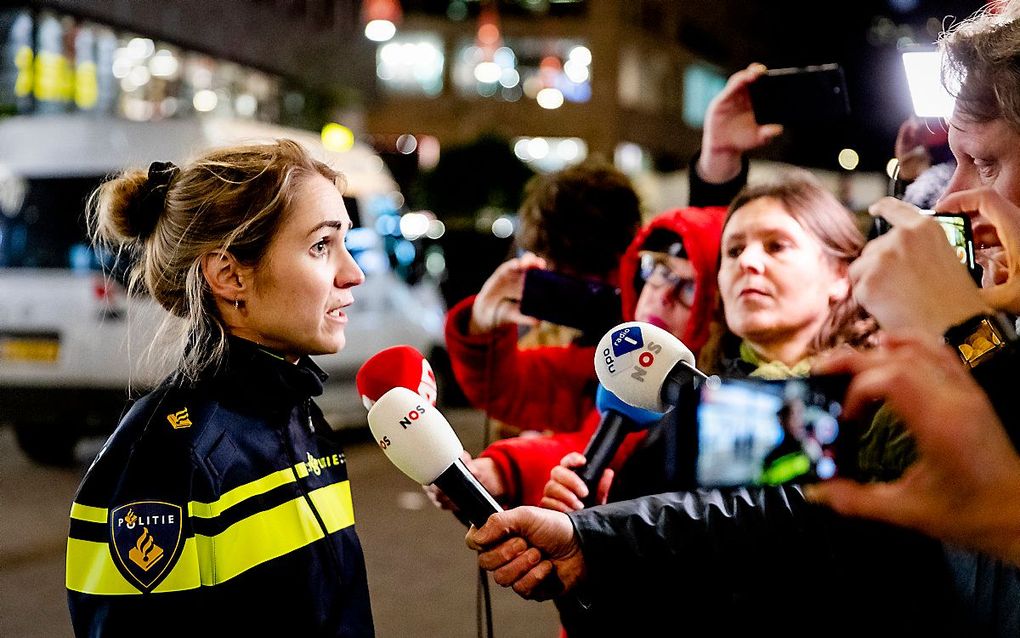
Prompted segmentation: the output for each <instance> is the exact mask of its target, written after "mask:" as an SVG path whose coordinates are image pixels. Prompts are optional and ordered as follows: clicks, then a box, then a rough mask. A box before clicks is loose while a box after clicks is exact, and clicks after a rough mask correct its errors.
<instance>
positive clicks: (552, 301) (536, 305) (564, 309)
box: [521, 268, 623, 338]
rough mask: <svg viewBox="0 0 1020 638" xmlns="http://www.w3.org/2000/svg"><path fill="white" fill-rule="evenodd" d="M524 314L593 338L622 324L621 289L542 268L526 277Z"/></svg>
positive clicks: (523, 302)
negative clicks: (575, 330) (575, 329)
mask: <svg viewBox="0 0 1020 638" xmlns="http://www.w3.org/2000/svg"><path fill="white" fill-rule="evenodd" d="M521 313H523V314H526V315H528V316H531V317H535V318H537V319H544V320H545V321H550V322H552V323H555V324H559V325H561V326H570V327H572V328H577V329H578V330H580V331H581V332H583V333H585V335H587V336H591V337H594V338H601V337H602V335H603V334H605V333H606V331H607V330H609V329H610V328H612V327H613V326H615V325H618V324H619V323H621V322H622V321H623V310H622V307H621V303H620V289H619V288H616V287H615V286H610V285H608V284H604V283H601V282H598V281H594V280H590V279H580V278H577V277H571V276H568V275H564V274H561V273H558V272H554V271H551V270H542V269H540V268H532V269H530V270H528V271H527V272H526V273H524V293H523V294H522V295H521Z"/></svg>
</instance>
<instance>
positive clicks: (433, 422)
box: [368, 387, 503, 527]
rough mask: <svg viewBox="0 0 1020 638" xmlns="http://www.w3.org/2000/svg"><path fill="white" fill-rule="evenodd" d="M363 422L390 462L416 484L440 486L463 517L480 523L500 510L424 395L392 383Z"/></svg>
mask: <svg viewBox="0 0 1020 638" xmlns="http://www.w3.org/2000/svg"><path fill="white" fill-rule="evenodd" d="M368 427H369V429H370V430H371V431H372V435H373V436H374V437H375V440H376V443H378V445H379V447H380V448H382V451H383V452H385V453H386V456H387V457H389V459H390V461H391V462H392V463H393V464H394V465H396V466H397V469H399V470H400V471H401V472H403V473H404V474H406V475H408V476H409V477H411V479H413V480H414V481H415V482H416V483H419V484H421V485H432V484H434V485H435V486H436V487H438V488H439V489H441V490H443V493H444V494H446V496H448V497H449V498H450V500H451V501H453V504H454V505H456V506H457V508H458V509H459V510H460V512H461V513H462V514H463V516H464V518H466V519H467V521H468V522H470V523H471V524H473V525H474V526H475V527H481V526H482V525H484V524H485V521H486V520H488V518H489V516H490V515H492V514H495V513H496V512H499V511H502V509H503V508H502V507H500V506H499V504H498V503H497V502H496V500H495V499H494V498H492V495H491V494H489V492H488V491H487V490H486V489H485V488H484V487H482V484H481V483H479V482H478V479H476V478H475V477H474V475H473V474H472V473H471V470H469V469H468V468H467V466H466V465H464V462H463V461H462V460H461V458H460V455H461V453H462V452H463V451H464V446H463V445H461V442H460V439H458V438H457V434H456V433H455V432H454V431H453V428H452V427H450V423H449V422H448V421H447V420H446V418H445V417H443V415H442V414H440V413H439V410H437V409H436V408H435V407H434V406H433V405H432V404H430V403H429V402H428V400H426V399H424V398H422V396H421V395H419V394H418V393H416V392H414V391H412V390H409V389H408V388H401V387H397V388H393V389H392V390H389V391H387V392H386V393H385V394H383V395H382V396H381V397H379V400H378V401H376V402H375V404H374V405H373V406H372V409H370V410H369V411H368Z"/></svg>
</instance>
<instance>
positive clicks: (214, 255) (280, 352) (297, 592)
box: [66, 140, 374, 636]
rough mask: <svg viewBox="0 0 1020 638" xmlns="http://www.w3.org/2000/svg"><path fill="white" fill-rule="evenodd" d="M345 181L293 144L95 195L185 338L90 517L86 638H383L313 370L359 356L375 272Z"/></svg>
mask: <svg viewBox="0 0 1020 638" xmlns="http://www.w3.org/2000/svg"><path fill="white" fill-rule="evenodd" d="M342 186H343V179H342V176H340V175H339V174H338V173H336V172H335V171H333V170H332V169H330V168H329V167H328V166H326V165H325V164H322V163H321V162H318V161H316V160H314V159H312V157H311V156H310V155H309V154H308V153H307V151H305V150H304V149H303V148H301V147H300V146H299V145H297V144H296V143H294V142H291V141H288V140H279V141H277V142H276V143H273V144H262V145H251V146H240V147H235V148H227V149H223V150H216V151H212V152H209V153H208V154H206V155H205V156H203V157H200V158H199V159H197V160H195V161H194V162H192V163H190V164H189V165H187V166H185V167H183V168H178V167H176V166H174V165H173V164H169V163H159V162H157V163H153V164H152V165H151V166H150V167H149V170H148V172H145V171H140V170H134V171H128V172H126V173H124V174H122V175H121V176H119V177H117V178H115V179H113V180H111V181H109V182H107V183H105V184H104V185H103V186H102V187H101V188H100V189H99V191H98V192H97V193H96V195H95V196H94V197H93V202H92V204H93V205H92V208H91V217H90V228H91V230H92V234H93V238H94V241H95V242H96V243H97V244H100V245H102V246H103V247H105V248H106V249H108V250H111V251H114V252H115V253H119V254H121V255H127V256H129V257H131V258H132V259H133V260H134V267H133V270H132V274H131V281H132V286H133V288H135V289H139V288H140V289H143V290H144V291H146V292H147V293H148V294H150V295H151V296H152V297H153V298H154V299H155V300H156V301H157V302H158V303H159V304H160V305H161V306H162V307H163V308H164V309H166V310H167V311H168V312H169V313H170V315H171V317H170V318H169V319H168V321H169V322H171V323H175V324H177V326H178V328H179V329H180V332H179V334H180V336H181V340H180V344H179V348H178V349H177V350H175V351H173V352H169V353H167V356H168V357H171V358H172V359H173V360H175V361H177V366H176V369H175V370H174V372H173V373H172V374H171V375H170V376H169V377H168V378H167V379H166V380H165V381H164V382H163V383H162V384H161V385H160V386H159V387H158V388H156V389H155V390H154V391H152V392H151V393H149V394H147V395H145V396H144V397H142V398H141V399H139V400H138V401H137V402H136V403H135V404H134V406H133V407H132V408H131V409H130V411H129V412H128V413H127V414H126V415H125V416H124V418H123V420H122V421H121V423H120V425H119V426H118V428H117V430H116V432H114V434H113V435H112V436H111V437H110V439H109V441H107V443H106V445H105V446H104V447H103V450H102V451H101V452H100V454H99V456H98V457H97V458H96V460H95V461H94V462H93V464H92V467H91V468H90V469H89V471H88V473H87V474H86V476H85V478H84V480H83V481H82V484H81V487H80V488H79V491H78V494H77V495H76V496H75V500H74V503H73V505H72V507H71V524H70V531H69V537H68V546H67V580H66V583H67V590H68V600H69V605H70V611H71V618H72V623H73V626H74V630H75V633H76V634H77V635H82V636H85V635H89V636H91V635H107V634H109V635H123V634H127V633H135V632H137V631H138V630H139V629H140V628H141V629H143V630H144V631H150V630H151V628H152V627H153V625H154V624H155V626H156V628H157V629H158V631H157V633H159V634H160V635H164V634H167V635H169V634H173V635H214V634H215V635H227V634H229V635H237V634H242V633H245V634H252V635H268V634H271V633H281V634H282V633H287V634H303V635H316V636H325V635H330V636H341V635H342V636H370V635H373V633H374V629H373V623H372V615H371V608H370V604H369V595H368V585H367V579H366V575H365V563H364V555H363V553H362V550H361V545H360V543H359V540H358V537H357V534H356V532H355V529H354V511H353V507H352V503H351V491H350V484H349V482H348V479H347V467H346V463H345V458H344V453H343V450H342V449H341V448H340V446H339V444H338V442H337V441H336V440H335V438H334V436H333V434H332V430H331V428H330V427H329V425H328V424H327V423H326V421H325V419H324V418H323V416H322V413H321V412H320V411H319V410H318V408H317V407H316V406H315V404H314V402H313V401H312V397H313V396H316V395H318V394H321V392H322V382H323V380H324V379H325V374H324V373H323V372H322V371H321V370H319V369H318V368H317V367H316V366H315V364H314V363H312V361H311V360H310V359H309V355H316V354H326V353H333V352H336V351H338V350H339V349H341V348H342V347H343V346H344V341H345V337H344V328H345V324H346V323H347V315H346V314H345V312H344V309H345V308H347V307H348V306H350V305H351V304H352V303H353V301H354V298H353V295H352V288H354V287H355V286H357V285H358V284H360V283H362V281H363V280H364V275H363V274H362V272H361V270H360V268H359V267H358V265H357V264H356V263H355V262H354V259H353V258H352V257H351V254H350V253H349V252H348V251H347V249H346V248H345V246H344V239H345V236H346V233H347V231H348V230H350V227H351V221H350V217H349V216H348V214H347V211H346V210H345V208H344V204H343V199H342V197H341V189H342Z"/></svg>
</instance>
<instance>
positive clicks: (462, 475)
mask: <svg viewBox="0 0 1020 638" xmlns="http://www.w3.org/2000/svg"><path fill="white" fill-rule="evenodd" d="M432 484H433V485H435V486H436V487H438V488H439V489H441V490H443V493H444V494H446V495H447V496H448V497H449V498H450V500H451V501H453V504H454V505H456V506H457V509H458V510H460V511H459V512H458V513H457V514H458V515H457V518H458V519H460V521H461V522H462V523H464V524H465V525H467V524H471V525H474V526H475V527H481V526H482V525H485V521H487V520H489V516H491V515H493V514H495V513H496V512H501V511H503V508H502V507H500V506H499V503H497V502H496V499H494V498H492V495H491V494H489V492H488V490H486V489H485V488H484V487H483V486H482V484H481V483H479V482H478V479H476V478H475V475H474V474H472V473H471V470H469V469H468V468H467V466H466V465H464V461H462V460H460V459H457V460H456V461H454V463H453V464H452V465H450V467H448V468H446V469H445V470H443V473H442V474H440V475H439V476H438V477H437V478H436V480H435V481H432Z"/></svg>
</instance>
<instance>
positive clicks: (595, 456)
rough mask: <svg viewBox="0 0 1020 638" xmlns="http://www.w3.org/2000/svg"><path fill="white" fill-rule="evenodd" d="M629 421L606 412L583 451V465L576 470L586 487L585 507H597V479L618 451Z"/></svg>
mask: <svg viewBox="0 0 1020 638" xmlns="http://www.w3.org/2000/svg"><path fill="white" fill-rule="evenodd" d="M628 421H629V419H628V418H627V417H625V416H623V415H622V414H620V413H619V412H617V411H616V410H607V411H606V413H605V414H603V415H602V420H601V421H600V422H599V425H598V427H597V428H596V429H595V434H594V435H593V436H592V437H591V440H590V441H588V447H586V448H585V449H584V458H585V461H586V463H585V465H584V467H581V468H578V470H577V475H578V476H580V477H581V480H582V481H584V484H585V485H587V486H588V496H586V497H585V498H584V499H582V502H583V503H584V505H585V507H591V506H592V505H597V502H596V498H597V494H596V492H597V491H598V485H599V479H600V478H602V473H603V472H604V471H605V469H606V468H607V467H609V463H610V462H611V461H612V460H613V456H614V455H615V454H616V450H617V449H619V447H620V443H621V442H622V441H623V437H624V436H625V435H626V434H627V432H628V431H630V429H631V428H628V427H627V425H628Z"/></svg>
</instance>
